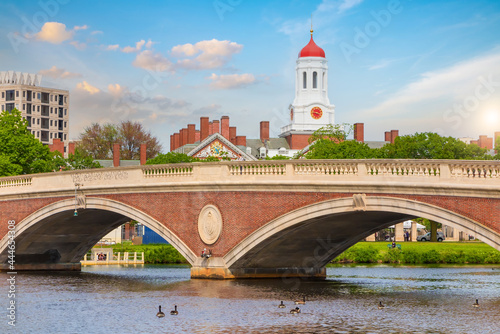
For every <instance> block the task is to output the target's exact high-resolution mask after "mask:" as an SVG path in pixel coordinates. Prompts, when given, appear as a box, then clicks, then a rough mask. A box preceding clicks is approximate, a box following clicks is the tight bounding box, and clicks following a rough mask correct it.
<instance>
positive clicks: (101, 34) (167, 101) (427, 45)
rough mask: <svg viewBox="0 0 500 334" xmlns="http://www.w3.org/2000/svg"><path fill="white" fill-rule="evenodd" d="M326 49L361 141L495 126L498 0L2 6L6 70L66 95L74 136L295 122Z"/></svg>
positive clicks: (338, 106) (0, 67)
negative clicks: (310, 67) (299, 76)
mask: <svg viewBox="0 0 500 334" xmlns="http://www.w3.org/2000/svg"><path fill="white" fill-rule="evenodd" d="M311 17H312V23H313V29H314V40H315V42H316V44H318V45H319V46H320V47H321V48H323V49H324V50H325V53H326V58H327V60H328V66H329V78H328V84H329V98H330V102H331V103H333V104H334V105H335V122H336V123H348V124H354V123H357V122H361V123H364V124H365V140H373V141H382V140H384V132H385V131H389V130H393V129H397V130H399V133H400V135H406V134H414V133H416V132H437V133H439V134H441V135H445V136H453V137H471V138H474V139H477V138H478V137H479V135H488V136H490V137H492V136H493V134H494V132H495V131H500V1H497V0H490V1H487V0H478V1H426V0H419V1H415V0H414V1H411V0H400V1H398V0H389V1H386V0H381V1H379V0H372V1H367V0H315V1H312V0H309V1H294V0H292V1H284V0H274V1H273V0H271V1H260V0H253V1H250V0H207V1H191V0H185V1H170V0H161V1H160V0H157V1H141V2H140V3H139V2H138V1H127V0H121V1H114V0H109V1H95V0H86V1H79V0H39V1H34V0H33V1H28V0H2V1H1V2H0V71H19V72H28V73H37V74H42V75H43V79H42V86H44V87H52V88H59V89H66V90H69V91H70V107H69V111H70V129H69V136H70V139H73V140H77V139H78V137H79V135H80V134H81V133H82V131H83V130H84V128H85V127H86V126H89V125H90V124H91V123H93V122H99V123H106V122H113V123H118V122H119V121H122V120H132V121H138V122H141V123H142V124H143V125H144V127H145V128H146V129H148V130H150V131H151V133H152V134H153V135H154V136H156V137H157V138H158V139H159V140H160V142H161V143H162V145H163V151H164V152H168V151H169V148H170V144H169V142H170V135H171V134H173V133H174V132H177V131H178V130H179V129H181V128H183V127H186V126H187V124H189V123H194V124H197V128H199V120H200V117H202V116H208V117H210V119H211V120H212V119H220V117H221V116H224V115H227V116H229V117H230V123H231V126H236V127H237V131H238V133H237V134H238V135H246V136H247V138H258V137H259V123H260V121H270V133H271V136H272V137H277V136H278V135H279V133H280V127H282V126H285V125H287V124H288V123H289V113H288V106H289V105H290V103H292V101H293V99H294V89H295V81H294V80H295V62H296V60H297V55H298V53H299V51H300V50H301V49H302V48H303V47H304V46H305V45H306V44H307V43H308V42H309V39H310V33H309V30H310V28H311Z"/></svg>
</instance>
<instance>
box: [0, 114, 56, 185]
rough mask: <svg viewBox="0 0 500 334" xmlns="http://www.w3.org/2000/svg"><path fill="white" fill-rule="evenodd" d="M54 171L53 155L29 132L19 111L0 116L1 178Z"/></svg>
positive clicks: (26, 123)
mask: <svg viewBox="0 0 500 334" xmlns="http://www.w3.org/2000/svg"><path fill="white" fill-rule="evenodd" d="M52 169H53V159H52V153H51V152H50V150H49V147H48V146H44V145H43V144H42V143H41V142H40V141H39V140H38V139H36V138H35V136H33V134H32V133H31V131H30V130H28V122H27V121H26V120H25V119H23V118H22V116H21V112H20V111H18V110H17V109H14V110H12V111H11V112H8V111H3V112H2V113H1V114H0V176H9V175H18V174H34V173H42V172H49V171H51V170H52Z"/></svg>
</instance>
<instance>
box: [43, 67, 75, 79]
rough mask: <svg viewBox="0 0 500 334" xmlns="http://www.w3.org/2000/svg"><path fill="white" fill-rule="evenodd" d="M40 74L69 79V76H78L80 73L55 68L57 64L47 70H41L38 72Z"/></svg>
mask: <svg viewBox="0 0 500 334" xmlns="http://www.w3.org/2000/svg"><path fill="white" fill-rule="evenodd" d="M38 73H40V74H41V75H46V76H49V77H51V78H54V79H71V78H79V77H81V76H82V75H81V74H80V73H71V72H68V71H66V70H64V69H63V68H57V66H55V65H54V66H52V67H51V68H50V69H48V70H41V71H40V72H38Z"/></svg>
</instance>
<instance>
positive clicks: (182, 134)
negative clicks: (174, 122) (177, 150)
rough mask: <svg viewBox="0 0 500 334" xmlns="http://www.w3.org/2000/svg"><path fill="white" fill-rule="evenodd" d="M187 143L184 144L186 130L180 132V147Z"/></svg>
mask: <svg viewBox="0 0 500 334" xmlns="http://www.w3.org/2000/svg"><path fill="white" fill-rule="evenodd" d="M185 144H186V143H185V142H184V129H180V130H179V147H182V146H184V145H185Z"/></svg>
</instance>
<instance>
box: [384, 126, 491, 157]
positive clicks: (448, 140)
mask: <svg viewBox="0 0 500 334" xmlns="http://www.w3.org/2000/svg"><path fill="white" fill-rule="evenodd" d="M380 151H381V152H380V155H379V156H380V157H381V158H387V159H469V160H474V159H483V160H490V159H492V157H491V155H488V154H487V150H486V149H483V148H480V147H479V146H477V145H467V144H465V143H464V142H462V141H461V140H458V139H456V138H453V137H442V136H440V135H439V134H437V133H432V132H424V133H416V134H414V135H407V136H399V137H397V138H396V139H395V140H394V144H386V145H384V146H383V147H382V148H381V150H380Z"/></svg>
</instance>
